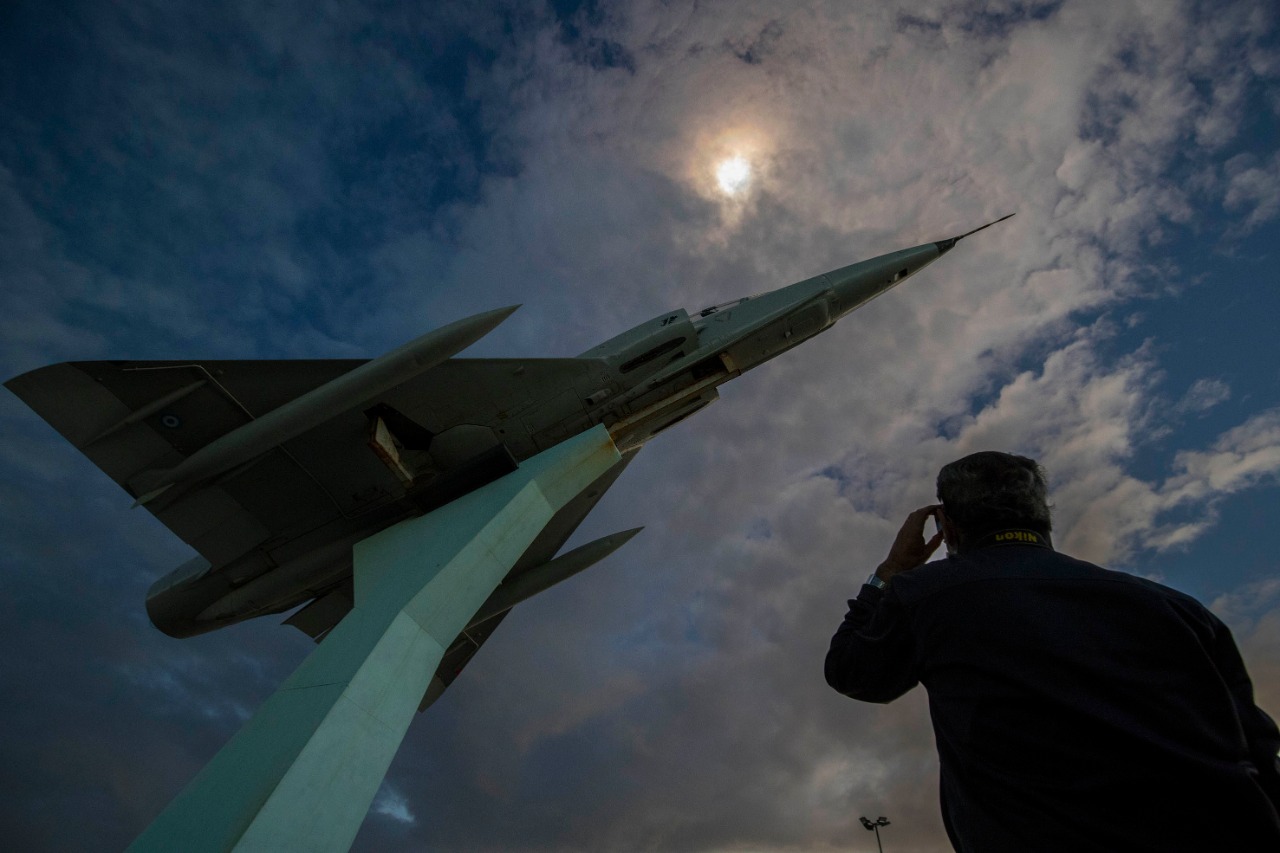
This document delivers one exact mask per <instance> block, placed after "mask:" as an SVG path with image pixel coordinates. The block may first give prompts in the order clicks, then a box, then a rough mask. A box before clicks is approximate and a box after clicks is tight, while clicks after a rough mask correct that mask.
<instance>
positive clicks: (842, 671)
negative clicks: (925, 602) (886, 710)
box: [824, 586, 919, 702]
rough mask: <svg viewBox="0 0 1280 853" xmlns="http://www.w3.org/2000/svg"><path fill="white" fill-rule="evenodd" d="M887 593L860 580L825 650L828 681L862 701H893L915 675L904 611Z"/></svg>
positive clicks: (905, 690) (910, 638)
mask: <svg viewBox="0 0 1280 853" xmlns="http://www.w3.org/2000/svg"><path fill="white" fill-rule="evenodd" d="M885 596H886V593H885V592H884V591H883V590H879V589H876V588H875V587H873V586H863V587H862V592H860V593H859V594H858V597H857V598H856V599H853V600H851V601H850V602H849V612H848V614H847V615H846V616H845V617H844V622H843V623H841V625H840V627H839V628H838V629H837V630H836V635H835V636H834V637H832V638H831V648H830V650H828V651H827V660H826V664H825V666H824V670H825V672H826V676H827V684H830V685H831V687H832V688H833V689H835V690H837V691H839V692H840V693H843V694H844V695H846V696H849V697H851V698H853V699H860V700H862V701H863V702H892V701H893V700H894V699H897V698H898V697H899V696H901V695H902V694H903V693H906V692H907V691H908V690H910V689H911V688H912V687H915V686H916V682H917V681H918V680H919V679H918V677H917V675H916V671H915V641H914V639H913V638H912V636H911V632H910V630H909V628H910V626H908V624H907V621H906V614H905V613H903V611H902V606H901V604H900V603H899V602H898V601H897V599H896V598H893V599H892V600H889V601H886V600H885Z"/></svg>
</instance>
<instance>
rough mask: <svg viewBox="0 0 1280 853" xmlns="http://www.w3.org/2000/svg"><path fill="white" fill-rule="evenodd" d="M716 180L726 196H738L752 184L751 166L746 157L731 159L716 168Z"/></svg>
mask: <svg viewBox="0 0 1280 853" xmlns="http://www.w3.org/2000/svg"><path fill="white" fill-rule="evenodd" d="M716 180H717V181H719V183H720V189H721V190H722V191H723V192H724V193H725V194H726V195H737V194H738V193H740V192H742V191H743V190H744V189H746V187H747V184H749V183H751V164H750V163H748V162H747V159H746V158H745V157H730V158H729V159H727V160H724V161H722V162H721V163H720V165H719V166H717V167H716Z"/></svg>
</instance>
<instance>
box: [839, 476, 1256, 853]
mask: <svg viewBox="0 0 1280 853" xmlns="http://www.w3.org/2000/svg"><path fill="white" fill-rule="evenodd" d="M938 499H939V501H941V504H939V505H935V506H927V507H923V508H921V509H918V510H916V511H915V512H913V513H911V514H910V515H909V516H907V520H906V522H905V523H904V524H903V526H902V529H901V530H900V531H899V532H898V536H897V539H896V540H895V541H894V543H893V546H892V548H891V549H890V550H889V556H888V557H887V558H886V559H885V561H884V562H883V563H881V564H880V566H879V568H877V569H876V571H875V574H874V575H872V576H871V578H869V579H868V581H867V583H866V585H864V586H863V587H862V590H861V592H860V593H859V594H858V598H857V599H856V600H854V601H850V602H849V613H848V615H847V616H845V620H844V624H842V625H841V626H840V629H839V630H838V631H837V632H836V635H835V637H834V638H833V639H832V641H831V650H830V652H828V654H827V659H826V676H827V682H828V683H829V684H830V685H831V686H832V687H834V688H835V689H836V690H838V691H840V692H841V693H843V694H845V695H847V696H851V697H853V698H854V699H861V700H863V701H866V702H890V701H892V700H894V699H896V698H898V697H899V696H901V695H902V694H904V693H906V692H907V691H908V690H910V689H911V688H912V687H914V686H915V685H916V683H917V682H919V683H921V684H923V685H924V686H925V689H926V690H927V691H928V694H929V711H930V714H931V716H932V718H933V728H934V734H935V736H936V740H937V745H938V752H939V758H940V760H941V789H942V790H941V794H942V814H943V821H944V823H945V824H946V829H947V834H948V835H949V836H950V838H951V843H952V844H953V845H954V846H955V848H956V850H959V851H980V853H992V852H993V851H995V852H996V853H1001V852H1002V851H1018V853H1023V851H1027V853H1034V851H1059V850H1060V851H1071V853H1080V851H1106V852H1107V853H1119V852H1120V851H1124V853H1128V851H1151V853H1171V851H1192V850H1195V851H1205V850H1221V851H1232V852H1233V853H1244V851H1259V853H1261V851H1268V853H1276V851H1280V817H1278V816H1277V813H1278V810H1280V773H1278V772H1277V759H1276V752H1277V749H1280V732H1278V731H1277V729H1276V725H1275V723H1273V722H1272V721H1271V718H1270V717H1268V716H1267V715H1266V714H1265V713H1263V712H1262V711H1261V710H1260V709H1259V708H1258V707H1257V706H1256V705H1254V702H1253V686H1252V684H1251V683H1250V681H1249V676H1248V674H1247V673H1246V672H1245V668H1244V664H1243V662H1242V661H1241V659H1240V654H1239V652H1238V651H1237V650H1236V646H1235V643H1234V641H1233V640H1232V638H1231V634H1230V632H1229V631H1228V630H1227V627H1226V626H1225V625H1223V624H1222V622H1221V621H1220V620H1219V619H1217V617H1215V616H1214V615H1213V614H1211V613H1210V612H1209V611H1208V610H1206V609H1205V608H1204V607H1203V606H1202V605H1200V604H1199V603H1198V602H1197V601H1195V600H1194V599H1193V598H1191V597H1190V596H1187V595H1183V594H1182V593H1179V592H1176V591H1174V590H1172V589H1169V588H1167V587H1164V586H1161V585H1160V584H1157V583H1153V582H1151V581H1147V580H1143V579H1142V578H1138V577H1134V576H1131V575H1127V574H1123V573H1120V572H1113V571H1108V570H1107V569H1103V568H1099V567H1098V566H1095V565H1092V564H1090V563H1086V562H1083V561H1081V560H1076V559H1073V558H1071V557H1068V556H1066V555H1065V554H1061V553H1058V552H1057V551H1055V550H1054V549H1053V545H1052V542H1051V540H1050V530H1051V524H1050V518H1049V507H1048V504H1047V502H1046V484H1045V476H1044V472H1043V470H1041V468H1040V467H1039V466H1038V465H1037V464H1036V463H1035V462H1034V461H1032V460H1030V459H1027V458H1026V457H1023V456H1013V455H1010V454H1006V453H995V452H983V453H975V454H973V455H971V456H966V457H964V458H963V459H960V460H958V461H956V462H952V463H951V464H950V465H947V466H946V467H945V468H943V469H942V471H941V472H940V473H939V474H938ZM931 516H933V517H935V518H936V519H937V520H938V522H939V527H940V528H941V529H940V531H939V532H938V534H937V535H935V536H933V537H932V538H931V539H929V540H928V541H926V540H925V538H924V525H925V521H926V519H928V518H929V517H931ZM944 540H945V542H946V543H947V546H948V552H949V553H950V554H951V556H950V557H948V558H947V559H945V560H939V561H937V562H933V563H929V564H928V565H922V564H924V562H925V561H926V560H927V559H928V558H929V557H930V556H931V555H932V554H933V552H934V551H935V550H937V548H938V546H939V545H940V544H941V543H942V542H943V541H944Z"/></svg>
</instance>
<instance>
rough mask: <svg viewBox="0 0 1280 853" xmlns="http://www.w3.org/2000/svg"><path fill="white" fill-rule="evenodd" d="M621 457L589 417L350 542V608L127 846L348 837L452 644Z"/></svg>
mask: <svg viewBox="0 0 1280 853" xmlns="http://www.w3.org/2000/svg"><path fill="white" fill-rule="evenodd" d="M619 461H620V456H619V455H618V451H617V448H615V447H614V445H613V441H612V440H611V439H610V437H609V433H608V431H607V430H606V429H605V428H604V427H603V426H598V427H596V428H594V429H592V430H590V431H588V432H585V433H582V434H580V435H578V436H575V437H574V438H571V439H569V440H568V441H565V442H563V443H562V444H558V445H556V446H555V447H553V448H551V449H549V450H546V451H543V452H542V453H540V454H538V455H537V456H534V457H532V458H531V459H528V460H526V461H525V462H524V463H522V464H521V465H520V467H519V469H517V470H516V471H514V472H512V473H510V474H508V475H506V476H504V477H502V478H501V479H499V480H495V481H494V482H492V483H490V484H488V485H487V486H484V487H482V488H480V489H478V490H476V491H474V492H471V493H469V494H467V495H464V496H463V497H461V498H459V499H457V500H455V501H454V502H452V503H450V504H447V505H445V506H443V507H441V508H440V509H437V510H435V511H433V512H431V513H428V514H427V515H424V516H421V517H419V518H413V519H409V520H407V521H403V522H401V523H399V524H397V525H395V526H393V527H390V528H388V529H386V530H383V531H382V532H380V533H377V534H375V535H374V536H371V537H369V538H368V539H365V540H363V541H362V542H359V543H358V544H357V545H356V546H355V550H354V554H353V557H354V574H355V606H354V608H353V609H352V610H351V612H350V613H349V614H347V616H346V617H345V618H344V619H343V620H342V621H341V622H339V623H338V624H337V625H336V626H335V627H334V629H333V630H332V631H331V632H330V633H329V635H328V636H327V637H325V638H324V640H323V641H322V642H321V643H320V645H319V646H317V647H316V649H315V651H314V652H312V653H311V655H310V656H309V657H308V658H307V659H306V660H305V661H303V663H302V665H301V666H299V667H298V669H297V670H296V671H295V672H294V673H293V675H291V676H290V677H289V678H288V679H287V680H286V681H285V683H284V684H283V685H281V687H280V689H279V690H277V691H276V692H275V693H274V694H273V695H272V696H271V697H270V698H269V699H267V701H266V702H265V703H263V705H262V707H261V708H260V709H259V710H258V712H257V713H256V714H255V715H254V716H253V718H252V719H250V720H249V722H248V723H246V724H245V726H244V728H242V729H241V730H240V731H239V732H238V733H237V734H236V735H235V737H233V738H232V739H231V741H229V742H228V743H227V745H226V746H225V747H223V748H222V750H221V751H220V752H218V754H217V755H216V756H214V758H213V760H212V761H210V762H209V764H208V765H206V766H205V768H204V769H203V770H202V771H201V772H200V773H199V774H198V775H197V776H196V777H195V779H193V780H192V781H191V783H190V784H189V785H187V787H186V788H185V789H183V791H182V792H181V793H180V794H178V796H177V797H176V798H175V799H174V800H173V802H171V803H170V804H169V806H168V807H167V808H166V809H165V810H164V811H163V812H161V814H160V816H159V817H157V818H156V819H155V821H154V822H152V824H151V825H150V826H149V827H148V828H147V829H146V831H145V832H143V833H142V835H140V836H139V837H138V838H137V840H135V841H134V843H133V844H132V845H131V846H130V848H129V849H130V850H131V851H175V850H182V851H192V852H193V853H194V852H195V851H227V850H237V851H242V850H243V851H248V850H261V851H288V850H299V851H302V850H305V851H322V850H347V849H348V848H349V847H350V846H351V842H352V840H353V839H354V838H355V836H356V832H357V831H358V830H359V828H360V824H361V823H362V822H363V820H364V817H365V814H366V813H367V812H368V810H369V806H370V804H371V803H372V802H373V797H374V795H375V794H376V793H377V791H378V787H379V786H380V785H381V784H382V779H383V777H384V775H385V774H386V772H387V768H388V766H390V764H391V759H392V758H393V757H394V756H395V753H396V750H397V749H399V747H400V742H401V741H402V740H403V739H404V734H405V732H406V731H407V730H408V727H409V723H410V722H412V720H413V716H414V713H415V711H416V709H417V707H418V703H419V702H420V701H421V700H422V697H423V694H424V693H425V691H426V689H427V685H428V683H429V682H430V680H431V677H432V675H433V674H434V673H435V671H436V668H437V667H438V666H439V664H440V659H441V657H442V656H443V655H444V652H445V649H446V648H447V647H448V645H449V643H451V642H452V641H453V639H454V637H456V636H457V635H458V633H459V632H460V631H461V630H462V629H463V628H465V627H466V625H467V623H468V621H469V620H470V619H471V617H472V616H473V615H474V614H475V613H476V611H477V610H479V609H480V606H481V605H482V604H483V603H484V602H485V600H486V599H487V598H488V597H489V595H490V594H491V593H492V592H493V590H494V589H495V588H496V587H497V586H498V585H499V584H500V583H501V582H502V579H503V578H504V577H505V576H506V575H507V572H508V571H510V569H511V566H512V565H513V564H514V563H515V562H516V560H518V559H519V558H520V556H521V555H522V554H523V553H524V551H525V549H527V548H528V547H529V545H530V544H531V543H532V542H533V541H534V538H535V537H536V536H537V535H538V534H539V533H540V532H541V531H542V529H543V528H544V527H545V526H546V525H547V524H548V523H549V522H550V521H551V519H552V518H553V517H554V516H555V514H556V513H557V512H558V511H559V510H560V508H561V507H563V506H564V505H565V504H567V503H568V502H569V501H570V500H572V499H573V498H575V497H577V496H578V494H580V493H581V492H583V491H584V490H586V489H587V488H588V487H589V486H590V485H591V484H592V483H593V482H594V481H595V480H596V479H597V478H599V477H600V476H601V475H603V474H604V473H605V472H606V471H608V470H609V469H610V468H612V467H613V466H614V465H616V464H618V462H619Z"/></svg>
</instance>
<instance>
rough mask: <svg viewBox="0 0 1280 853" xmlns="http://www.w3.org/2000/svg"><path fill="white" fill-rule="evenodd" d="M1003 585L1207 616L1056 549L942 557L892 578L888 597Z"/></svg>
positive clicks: (1174, 594)
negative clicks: (1068, 589) (1112, 597)
mask: <svg viewBox="0 0 1280 853" xmlns="http://www.w3.org/2000/svg"><path fill="white" fill-rule="evenodd" d="M1003 584H1011V585H1014V586H1022V585H1027V584H1037V585H1044V584H1063V585H1069V586H1076V585H1096V586H1097V588H1098V592H1099V593H1100V594H1105V593H1104V590H1110V591H1111V594H1118V595H1129V596H1133V597H1135V598H1146V599H1148V600H1154V599H1158V598H1162V599H1165V600H1166V601H1169V602H1170V603H1171V604H1174V605H1175V606H1178V607H1179V608H1180V609H1190V610H1193V611H1195V612H1205V613H1207V612H1208V611H1207V610H1206V609H1205V607H1204V605H1202V604H1201V603H1200V602H1199V601H1197V600H1196V599H1195V598H1193V597H1191V596H1190V595H1187V594H1186V593H1183V592H1179V591H1178V590H1176V589H1172V588H1170V587H1167V586H1165V585H1164V584H1161V583H1158V582H1156V581H1153V580H1149V579H1147V578H1143V577H1138V576H1137V575H1132V574H1129V573H1128V572H1122V571H1116V570H1114V569H1107V568H1103V567H1102V566H1099V565H1095V564H1094V563H1090V562H1087V561H1085V560H1079V559H1076V558H1075V557H1072V556H1070V555H1067V554H1063V553H1061V552H1060V551H1053V550H1051V549H1049V548H1037V547H1031V546H1004V547H995V548H985V549H982V550H980V551H976V552H973V553H970V554H965V555H964V556H955V557H946V558H945V559H942V560H936V561H934V562H932V563H926V564H925V565H923V566H920V567H919V568H916V569H913V570H911V571H910V572H903V573H902V574H900V575H898V576H896V577H895V578H894V579H893V587H894V593H895V594H896V595H897V597H898V598H899V600H900V601H902V603H904V604H908V605H909V604H913V603H916V602H920V601H923V600H924V599H926V598H929V597H931V596H934V595H938V594H945V593H948V592H955V591H956V590H957V588H959V587H966V586H970V585H982V586H995V587H998V586H1000V585H1003Z"/></svg>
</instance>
